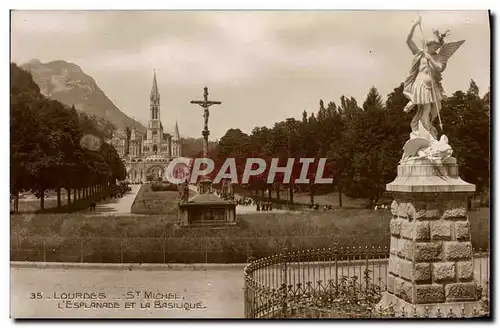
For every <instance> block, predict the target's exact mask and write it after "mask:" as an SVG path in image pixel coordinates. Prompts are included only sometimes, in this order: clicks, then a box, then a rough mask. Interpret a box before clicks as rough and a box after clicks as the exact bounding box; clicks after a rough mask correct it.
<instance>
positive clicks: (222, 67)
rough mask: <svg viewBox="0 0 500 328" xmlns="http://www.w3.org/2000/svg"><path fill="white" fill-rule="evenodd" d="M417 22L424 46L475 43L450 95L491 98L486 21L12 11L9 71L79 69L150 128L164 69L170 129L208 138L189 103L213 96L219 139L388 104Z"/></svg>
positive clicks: (446, 15) (462, 59)
mask: <svg viewBox="0 0 500 328" xmlns="http://www.w3.org/2000/svg"><path fill="white" fill-rule="evenodd" d="M418 14H420V15H421V17H422V27H423V33H424V35H425V37H426V38H429V37H431V35H432V29H434V28H437V29H439V30H441V31H444V30H446V29H449V30H450V31H451V35H450V37H449V38H448V40H449V41H458V40H466V42H465V43H464V45H463V46H462V47H461V48H460V49H459V50H458V51H457V52H456V53H455V55H454V56H453V57H452V58H451V59H450V60H449V62H448V66H447V69H446V71H445V72H444V73H443V86H444V89H445V92H446V93H447V94H448V95H451V94H452V93H453V92H455V91H456V90H466V89H467V88H468V86H469V83H470V80H471V79H473V80H475V81H476V83H477V85H478V86H479V89H480V93H481V94H484V93H485V92H486V91H488V88H489V80H490V26H489V16H488V12H487V11H420V12H416V11H351V12H349V11H13V12H12V15H11V60H12V61H14V62H16V63H18V64H23V63H25V62H27V61H29V60H31V59H34V58H36V59H39V60H41V61H42V62H49V61H52V60H65V61H67V62H71V63H75V64H77V65H78V66H80V67H81V68H82V70H83V71H84V72H85V73H86V74H88V75H90V76H92V77H93V78H94V79H95V81H96V83H97V85H98V86H99V87H100V88H101V89H102V90H103V91H104V92H105V93H106V95H107V96H108V97H109V98H110V99H111V100H112V101H113V102H114V103H115V105H116V106H117V107H118V108H119V109H120V110H122V111H123V112H124V113H126V114H127V115H129V116H131V117H134V118H136V119H138V120H139V121H141V122H147V119H148V116H149V93H150V90H151V86H152V79H153V71H154V70H156V74H157V79H158V87H159V91H160V95H161V119H162V122H163V125H164V126H165V128H166V130H167V132H168V131H172V130H173V126H174V124H175V120H177V121H178V124H179V130H180V134H181V136H183V137H188V136H190V137H201V130H202V127H203V110H202V108H201V107H199V106H197V105H192V104H190V103H189V102H190V101H191V100H198V99H202V97H203V87H204V86H208V88H209V93H210V95H209V100H218V101H222V104H221V105H218V106H212V107H211V110H210V121H209V129H210V131H211V135H210V139H212V140H214V139H218V138H220V137H222V136H223V135H224V133H225V132H226V131H227V130H228V129H230V128H239V129H241V130H242V131H244V132H246V133H250V132H251V130H252V129H253V128H254V127H256V126H269V127H271V126H272V125H273V124H274V123H275V122H278V121H282V120H284V119H286V118H287V117H295V118H297V119H300V118H301V117H302V112H303V111H304V110H307V112H308V113H311V112H316V111H317V109H318V106H319V105H318V104H319V100H320V99H323V100H324V101H325V103H328V102H329V101H334V102H335V103H337V104H339V103H340V97H341V96H342V95H346V96H349V97H350V96H353V97H355V98H356V100H357V101H358V104H362V102H363V101H364V99H365V97H366V94H367V93H368V90H369V89H370V88H371V87H372V86H374V87H376V88H377V89H378V91H379V92H380V94H381V95H382V97H383V98H385V97H386V96H387V94H389V93H390V92H391V91H392V90H393V89H394V88H395V87H397V86H398V85H399V84H400V83H401V82H402V81H403V80H404V79H405V78H406V76H407V74H408V71H409V69H410V65H411V61H412V55H411V52H410V50H409V49H408V47H407V45H406V37H407V35H408V32H409V30H410V27H411V25H412V20H414V19H415V18H416V17H417V15H418ZM420 38H421V34H420V31H419V29H418V28H417V30H416V31H415V37H414V39H415V41H416V43H417V44H419V40H420ZM401 110H402V109H401Z"/></svg>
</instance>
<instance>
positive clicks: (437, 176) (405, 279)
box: [377, 158, 480, 317]
mask: <svg viewBox="0 0 500 328" xmlns="http://www.w3.org/2000/svg"><path fill="white" fill-rule="evenodd" d="M397 170H398V175H397V178H396V179H395V180H394V181H393V182H391V183H390V184H388V185H387V191H389V192H391V193H392V195H393V197H394V201H393V203H392V205H391V213H392V219H391V223H390V233H391V246H390V257H389V266H388V277H387V284H388V285H387V292H386V293H384V295H383V297H382V300H381V301H380V303H379V305H377V308H379V306H382V307H383V308H387V307H393V309H394V310H395V311H396V313H398V311H401V310H402V308H403V307H404V308H405V309H404V311H405V312H406V313H411V312H413V311H416V312H417V314H418V315H419V316H420V317H423V316H424V315H426V313H425V312H427V315H430V316H431V317H432V316H435V314H436V312H437V309H438V308H439V309H440V311H441V313H444V311H446V313H448V312H449V310H450V308H451V309H452V311H453V312H454V313H455V314H459V313H461V311H462V308H463V307H465V312H466V313H469V314H470V313H472V312H473V308H477V309H479V308H480V304H479V303H478V302H477V299H478V297H477V296H478V295H477V286H476V284H475V282H474V277H473V274H474V270H473V268H474V266H473V261H472V244H471V235H470V223H469V219H468V216H467V201H468V197H469V196H470V195H471V194H472V193H473V192H474V191H475V186H474V185H473V184H469V183H467V182H465V181H463V180H462V179H460V177H459V176H458V165H457V163H456V159H455V158H449V159H448V160H447V161H446V162H444V163H433V162H430V161H429V160H426V159H417V160H414V161H412V162H408V163H405V164H404V165H399V166H398V169H397Z"/></svg>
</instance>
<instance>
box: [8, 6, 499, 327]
mask: <svg viewBox="0 0 500 328" xmlns="http://www.w3.org/2000/svg"><path fill="white" fill-rule="evenodd" d="M490 19H491V17H490V13H489V12H488V11H485V10H482V11H472V10H470V11H430V10H421V11H418V12H417V11H334V10H322V11H320V10H318V11H265V10H262V11H209V10H206V11H113V10H109V11H84V10H80V11H78V10H74V11H50V10H44V11H29V10H12V11H11V36H10V38H11V44H10V46H11V59H10V275H11V276H10V284H11V287H10V299H11V309H10V313H11V317H12V318H15V319H22V318H164V319H173V318H204V319H214V318H219V319H220V318H239V319H245V318H246V319H260V318H274V319H281V318H292V319H305V318H307V319H316V318H322V319H330V318H332V319H339V318H343V319H353V318H356V319H366V320H370V319H380V318H383V319H388V318H395V319H404V318H441V319H450V318H463V319H466V318H473V317H479V318H490V317H491V313H490V306H489V300H490V285H491V283H492V282H493V281H492V280H491V279H493V278H492V277H493V276H492V275H490V271H491V270H490V238H489V237H490V111H491V103H490V74H491V73H490V70H491V68H490V47H491V44H490V29H491V26H490Z"/></svg>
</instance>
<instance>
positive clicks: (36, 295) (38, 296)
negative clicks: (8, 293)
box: [31, 292, 42, 300]
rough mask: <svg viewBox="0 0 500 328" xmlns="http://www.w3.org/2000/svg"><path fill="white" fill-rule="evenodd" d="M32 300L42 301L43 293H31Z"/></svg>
mask: <svg viewBox="0 0 500 328" xmlns="http://www.w3.org/2000/svg"><path fill="white" fill-rule="evenodd" d="M31 299H32V300H41V299H42V293H40V292H38V293H31Z"/></svg>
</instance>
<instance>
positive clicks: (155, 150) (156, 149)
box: [153, 145, 158, 154]
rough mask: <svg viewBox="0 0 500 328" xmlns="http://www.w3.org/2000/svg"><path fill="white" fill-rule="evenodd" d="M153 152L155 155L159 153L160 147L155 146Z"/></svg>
mask: <svg viewBox="0 0 500 328" xmlns="http://www.w3.org/2000/svg"><path fill="white" fill-rule="evenodd" d="M153 151H154V152H155V154H156V153H157V152H158V146H156V145H153Z"/></svg>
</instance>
